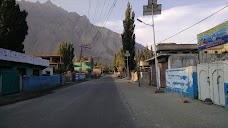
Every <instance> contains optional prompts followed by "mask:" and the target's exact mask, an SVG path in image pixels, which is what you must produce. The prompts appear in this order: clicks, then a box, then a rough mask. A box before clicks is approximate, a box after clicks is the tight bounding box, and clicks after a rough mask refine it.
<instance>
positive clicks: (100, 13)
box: [86, 0, 107, 44]
mask: <svg viewBox="0 0 228 128" xmlns="http://www.w3.org/2000/svg"><path fill="white" fill-rule="evenodd" d="M106 1H107V0H105V1H104V4H103V7H102V10H101V13H100V16H99V19H98V21H100V19H101V15H102V14H103V11H104V7H105V4H106ZM91 34H92V32H91V31H90V32H89V37H90V36H91ZM88 42H89V38H87V40H86V44H87V43H88Z"/></svg>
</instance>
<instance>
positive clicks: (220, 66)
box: [197, 61, 228, 106]
mask: <svg viewBox="0 0 228 128" xmlns="http://www.w3.org/2000/svg"><path fill="white" fill-rule="evenodd" d="M197 74H198V85H199V87H198V90H199V99H200V100H203V101H204V100H205V99H206V98H210V99H211V100H212V101H213V103H214V104H217V105H221V106H225V92H224V87H225V85H224V83H228V77H227V76H228V61H217V62H213V63H201V64H198V65H197Z"/></svg>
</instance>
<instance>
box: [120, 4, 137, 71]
mask: <svg viewBox="0 0 228 128" xmlns="http://www.w3.org/2000/svg"><path fill="white" fill-rule="evenodd" d="M134 22H135V13H134V11H132V7H131V5H130V3H129V2H128V4H127V9H126V12H125V19H124V20H123V27H124V31H123V34H122V35H121V36H122V45H123V51H124V53H125V52H126V51H129V53H130V56H129V58H128V61H129V69H130V70H134V69H135V67H136V62H135V60H134V57H135V33H134V29H135V24H134ZM126 64H127V62H125V66H126V67H127V65H126Z"/></svg>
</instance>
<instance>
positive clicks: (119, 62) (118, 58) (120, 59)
mask: <svg viewBox="0 0 228 128" xmlns="http://www.w3.org/2000/svg"><path fill="white" fill-rule="evenodd" d="M113 66H114V68H115V69H116V68H117V67H121V68H125V58H124V51H123V49H122V48H121V49H120V50H119V51H118V52H117V53H116V54H115V57H114V60H113Z"/></svg>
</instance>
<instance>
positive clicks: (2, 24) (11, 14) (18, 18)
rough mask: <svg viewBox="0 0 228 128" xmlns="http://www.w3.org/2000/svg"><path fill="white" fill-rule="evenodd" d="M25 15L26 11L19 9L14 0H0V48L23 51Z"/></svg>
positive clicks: (25, 33)
mask: <svg viewBox="0 0 228 128" xmlns="http://www.w3.org/2000/svg"><path fill="white" fill-rule="evenodd" d="M27 15H28V13H27V12H26V11H20V8H19V5H18V4H16V2H15V0H0V48H5V49H9V50H13V51H17V52H24V45H23V42H24V40H25V36H26V35H27V34H28V32H27V31H28V26H27V22H26V17H27Z"/></svg>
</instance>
